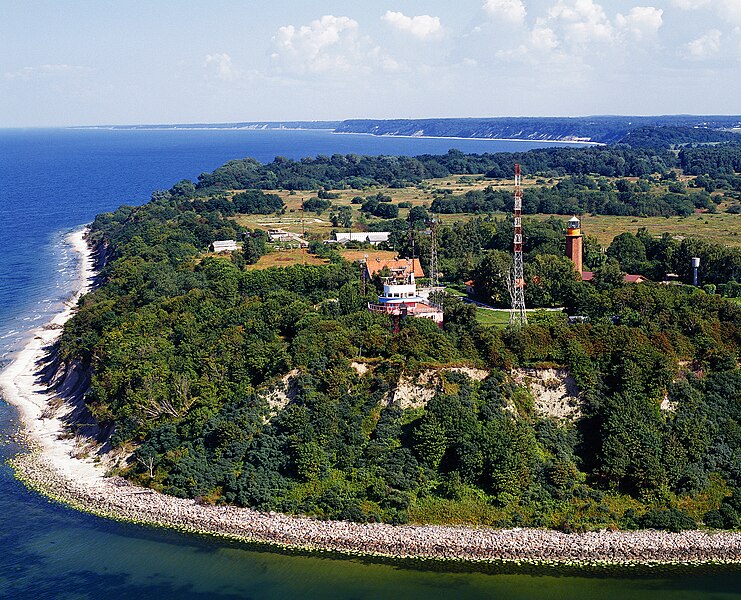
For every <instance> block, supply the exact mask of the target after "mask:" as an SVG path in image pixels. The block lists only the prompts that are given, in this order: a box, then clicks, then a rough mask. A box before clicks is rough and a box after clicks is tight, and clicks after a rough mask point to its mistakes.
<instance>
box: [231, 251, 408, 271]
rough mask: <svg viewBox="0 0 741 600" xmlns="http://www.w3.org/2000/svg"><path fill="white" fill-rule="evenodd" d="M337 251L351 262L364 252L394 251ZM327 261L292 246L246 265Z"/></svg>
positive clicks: (380, 254)
mask: <svg viewBox="0 0 741 600" xmlns="http://www.w3.org/2000/svg"><path fill="white" fill-rule="evenodd" d="M339 253H340V254H341V255H342V257H343V258H344V259H345V260H349V261H351V262H353V261H356V260H360V259H361V258H364V257H365V255H366V254H370V253H372V254H373V256H374V257H375V256H378V257H379V258H382V259H386V258H394V257H395V256H396V253H395V252H392V251H390V250H339ZM328 262H329V261H328V260H326V259H323V258H319V257H318V256H315V255H314V254H309V251H308V250H305V249H303V250H302V249H299V248H292V249H290V250H274V251H272V252H268V253H267V254H265V255H263V256H261V257H260V260H258V261H257V263H255V264H254V265H247V267H246V268H247V270H248V271H253V270H255V269H267V268H269V267H288V266H290V265H301V264H304V265H324V264H327V263H328Z"/></svg>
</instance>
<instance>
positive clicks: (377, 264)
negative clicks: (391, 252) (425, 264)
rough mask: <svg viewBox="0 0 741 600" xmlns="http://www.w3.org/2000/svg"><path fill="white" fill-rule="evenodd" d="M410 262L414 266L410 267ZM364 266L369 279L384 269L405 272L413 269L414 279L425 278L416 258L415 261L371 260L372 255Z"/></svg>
mask: <svg viewBox="0 0 741 600" xmlns="http://www.w3.org/2000/svg"><path fill="white" fill-rule="evenodd" d="M412 261H413V262H414V266H412ZM365 264H366V268H367V269H368V274H369V275H370V276H371V277H373V276H374V275H376V274H377V273H379V272H380V271H382V270H383V268H384V267H388V268H389V270H394V269H404V270H405V271H409V270H411V269H414V276H415V277H424V276H425V272H424V271H423V270H422V265H421V264H419V259H418V258H415V259H410V258H395V259H386V258H373V255H370V256H369V257H368V260H367V261H366V263H365Z"/></svg>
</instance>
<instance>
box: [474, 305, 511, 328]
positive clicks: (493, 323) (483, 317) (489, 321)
mask: <svg viewBox="0 0 741 600" xmlns="http://www.w3.org/2000/svg"><path fill="white" fill-rule="evenodd" d="M476 320H477V321H478V322H479V323H481V325H484V326H485V327H506V326H507V324H508V323H509V311H508V310H487V309H485V308H477V309H476Z"/></svg>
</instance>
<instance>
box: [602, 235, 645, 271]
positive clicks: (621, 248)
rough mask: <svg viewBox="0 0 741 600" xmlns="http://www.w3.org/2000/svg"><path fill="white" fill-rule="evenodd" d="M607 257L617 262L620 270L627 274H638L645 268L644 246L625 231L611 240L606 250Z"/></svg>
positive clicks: (635, 237)
mask: <svg viewBox="0 0 741 600" xmlns="http://www.w3.org/2000/svg"><path fill="white" fill-rule="evenodd" d="M607 256H609V257H610V258H614V259H615V260H617V261H618V262H619V263H620V268H621V269H622V270H623V271H625V272H627V273H640V272H641V271H642V270H643V269H644V268H645V266H646V265H645V263H646V246H644V245H643V242H642V241H641V240H640V239H639V238H638V237H637V236H635V235H633V234H632V233H629V232H627V231H626V232H625V233H621V234H620V235H618V236H616V237H615V239H613V240H612V243H611V244H610V246H609V248H607Z"/></svg>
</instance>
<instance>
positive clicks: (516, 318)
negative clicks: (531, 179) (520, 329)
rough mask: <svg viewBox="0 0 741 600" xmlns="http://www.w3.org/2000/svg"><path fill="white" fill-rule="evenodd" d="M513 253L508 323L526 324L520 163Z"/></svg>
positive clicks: (517, 169)
mask: <svg viewBox="0 0 741 600" xmlns="http://www.w3.org/2000/svg"><path fill="white" fill-rule="evenodd" d="M513 225H514V255H513V259H514V261H513V266H512V281H511V284H510V285H511V289H510V295H511V296H512V311H511V312H510V314H509V322H510V325H520V326H521V325H525V324H527V313H526V312H525V274H524V268H523V259H522V175H521V173H520V165H519V164H516V165H515V210H514V221H513Z"/></svg>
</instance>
